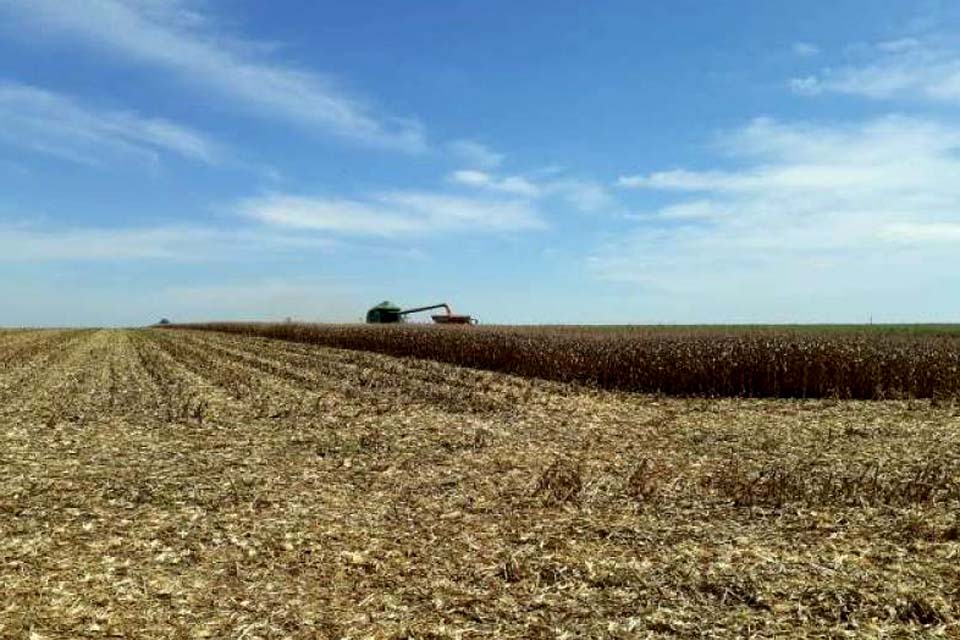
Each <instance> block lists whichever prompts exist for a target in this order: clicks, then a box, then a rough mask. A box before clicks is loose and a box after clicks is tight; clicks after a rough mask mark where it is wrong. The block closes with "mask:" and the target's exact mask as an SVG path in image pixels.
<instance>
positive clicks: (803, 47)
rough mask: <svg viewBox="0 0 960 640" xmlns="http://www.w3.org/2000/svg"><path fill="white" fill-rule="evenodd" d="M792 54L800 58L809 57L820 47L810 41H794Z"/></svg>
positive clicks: (817, 52) (818, 50)
mask: <svg viewBox="0 0 960 640" xmlns="http://www.w3.org/2000/svg"><path fill="white" fill-rule="evenodd" d="M792 51H793V54H794V55H795V56H799V57H801V58H810V57H813V56H815V55H818V54H819V53H820V47H818V46H817V45H815V44H812V43H810V42H794V43H793V47H792Z"/></svg>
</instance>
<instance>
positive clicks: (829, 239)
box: [590, 117, 960, 317]
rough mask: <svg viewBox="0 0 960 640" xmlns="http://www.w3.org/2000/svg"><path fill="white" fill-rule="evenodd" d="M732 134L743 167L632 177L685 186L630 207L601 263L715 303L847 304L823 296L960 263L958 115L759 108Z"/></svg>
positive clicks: (611, 271)
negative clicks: (851, 114)
mask: <svg viewBox="0 0 960 640" xmlns="http://www.w3.org/2000/svg"><path fill="white" fill-rule="evenodd" d="M722 146H723V148H724V150H725V151H726V153H727V156H728V163H730V164H732V165H734V168H723V169H713V170H707V171H693V170H686V169H675V170H671V171H662V172H656V173H651V174H646V175H629V176H624V177H622V178H621V179H620V181H619V183H620V184H621V185H622V186H623V187H624V188H633V189H641V190H655V191H658V192H666V193H668V194H669V193H673V194H676V195H677V196H679V197H680V199H679V200H678V201H675V202H673V203H671V204H669V205H667V206H664V207H660V208H657V209H654V210H652V211H650V212H649V213H647V214H646V215H639V216H631V219H634V220H636V221H637V222H636V223H635V224H636V226H635V228H634V229H633V230H632V231H630V232H629V233H627V234H625V237H624V238H622V239H619V240H616V241H611V242H610V243H609V244H608V245H607V246H605V247H604V248H603V250H601V251H598V252H596V254H595V255H594V256H593V259H592V260H591V262H590V265H591V268H592V269H593V270H594V271H595V272H596V273H597V274H599V275H600V276H602V277H603V278H606V279H610V280H616V281H623V282H631V283H635V284H641V285H644V286H645V287H648V288H650V290H651V291H654V290H656V291H661V292H671V293H673V294H683V295H687V296H702V297H703V300H704V301H705V304H706V301H707V300H709V301H710V303H711V304H716V305H722V304H723V300H724V296H726V299H727V300H728V302H729V301H732V300H742V301H753V302H756V303H757V304H758V305H761V302H762V301H766V303H768V304H774V303H776V301H777V300H779V299H780V298H783V297H792V298H796V300H795V302H796V301H798V300H799V299H800V298H803V297H804V296H806V297H807V298H808V299H809V300H810V301H811V302H810V303H811V304H821V305H823V304H837V305H839V306H843V303H842V302H838V300H833V301H832V302H825V299H824V296H827V295H828V293H829V295H836V296H838V297H842V296H843V295H845V292H846V295H849V296H860V295H863V296H864V297H868V296H867V295H866V293H864V292H870V295H872V296H877V295H894V293H891V292H895V291H897V287H903V288H904V289H907V288H909V286H910V279H913V285H914V286H915V287H917V288H918V289H917V290H918V291H919V290H920V289H923V290H924V291H927V292H929V290H930V288H931V287H934V283H936V282H938V278H940V275H941V274H943V273H945V272H946V271H945V270H956V269H958V268H960V257H958V256H960V179H958V176H960V153H958V151H960V127H958V126H953V125H950V124H944V123H941V122H936V121H931V120H925V119H918V118H906V117H886V118H880V119H876V120H872V121H869V122H863V123H857V124H852V125H847V126H830V125H811V124H785V123H780V122H776V121H773V120H770V119H758V120H755V121H753V122H752V123H750V124H749V125H747V126H745V127H743V128H742V129H740V130H738V131H736V132H734V133H732V134H730V135H727V136H725V137H723V138H722ZM886 270H889V272H887V271H886ZM924 287H926V288H924ZM934 288H935V287H934ZM830 292H832V293H830ZM878 292H883V293H882V294H881V293H878ZM911 295H913V294H911ZM821 308H823V307H821ZM753 317H758V316H757V314H756V313H754V314H753ZM759 317H769V316H765V315H763V314H762V313H761V314H760V316H759Z"/></svg>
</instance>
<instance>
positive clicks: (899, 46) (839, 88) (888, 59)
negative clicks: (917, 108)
mask: <svg viewBox="0 0 960 640" xmlns="http://www.w3.org/2000/svg"><path fill="white" fill-rule="evenodd" d="M864 51H865V52H866V55H868V56H869V59H868V60H865V61H864V62H862V63H860V64H852V65H847V66H844V67H840V68H826V69H823V70H822V71H821V72H820V73H818V74H816V75H811V76H806V77H800V78H793V79H791V80H790V82H789V86H790V88H791V89H792V90H793V91H794V92H796V93H799V94H802V95H816V94H820V93H828V92H829V93H840V94H848V95H856V96H861V97H866V98H871V99H878V100H879V99H891V98H909V99H915V100H917V99H920V100H932V101H942V102H951V103H956V102H960V50H958V49H957V48H956V47H952V46H948V45H945V44H940V43H938V42H936V41H933V40H928V41H920V40H917V39H915V38H901V39H898V40H890V41H886V42H881V43H878V44H876V45H874V46H870V47H865V48H864Z"/></svg>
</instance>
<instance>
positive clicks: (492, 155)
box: [447, 140, 505, 169]
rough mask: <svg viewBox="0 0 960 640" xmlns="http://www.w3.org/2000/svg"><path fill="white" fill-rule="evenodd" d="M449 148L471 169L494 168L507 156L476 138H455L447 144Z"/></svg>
mask: <svg viewBox="0 0 960 640" xmlns="http://www.w3.org/2000/svg"><path fill="white" fill-rule="evenodd" d="M447 149H448V150H449V151H450V153H452V154H453V156H454V157H455V158H456V159H458V160H460V161H462V162H463V163H465V164H466V165H467V166H468V167H470V168H471V169H494V168H496V167H498V166H500V164H501V163H502V162H503V159H504V157H505V156H504V154H502V153H497V152H496V151H494V150H493V149H491V148H490V147H488V146H486V145H484V144H481V143H479V142H476V141H475V140H454V141H453V142H451V143H449V144H448V145H447Z"/></svg>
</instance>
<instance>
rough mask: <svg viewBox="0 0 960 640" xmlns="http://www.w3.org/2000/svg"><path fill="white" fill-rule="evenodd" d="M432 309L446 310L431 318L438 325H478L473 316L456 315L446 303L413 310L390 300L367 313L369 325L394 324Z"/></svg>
mask: <svg viewBox="0 0 960 640" xmlns="http://www.w3.org/2000/svg"><path fill="white" fill-rule="evenodd" d="M432 309H445V310H446V313H443V314H436V315H432V316H430V317H431V318H432V319H433V321H434V322H436V323H437V324H477V321H476V319H474V318H473V317H471V316H465V315H461V314H458V313H454V312H453V309H451V308H450V305H448V304H447V303H446V302H441V303H439V304H430V305H427V306H425V307H414V308H413V309H401V308H400V307H398V306H397V305H395V304H393V303H392V302H390V301H388V300H384V301H383V302H381V303H380V304H378V305H377V306H375V307H373V308H372V309H370V310H369V311H367V323H369V324H393V323H396V322H404V321H405V317H406V316H407V315H408V314H411V313H418V312H420V311H430V310H432Z"/></svg>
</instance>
